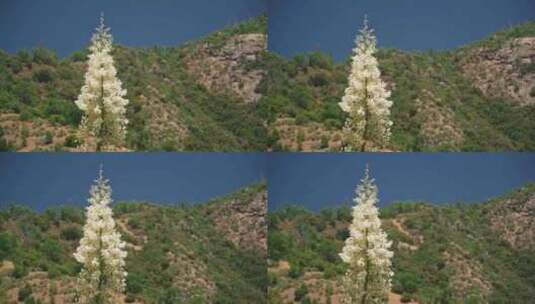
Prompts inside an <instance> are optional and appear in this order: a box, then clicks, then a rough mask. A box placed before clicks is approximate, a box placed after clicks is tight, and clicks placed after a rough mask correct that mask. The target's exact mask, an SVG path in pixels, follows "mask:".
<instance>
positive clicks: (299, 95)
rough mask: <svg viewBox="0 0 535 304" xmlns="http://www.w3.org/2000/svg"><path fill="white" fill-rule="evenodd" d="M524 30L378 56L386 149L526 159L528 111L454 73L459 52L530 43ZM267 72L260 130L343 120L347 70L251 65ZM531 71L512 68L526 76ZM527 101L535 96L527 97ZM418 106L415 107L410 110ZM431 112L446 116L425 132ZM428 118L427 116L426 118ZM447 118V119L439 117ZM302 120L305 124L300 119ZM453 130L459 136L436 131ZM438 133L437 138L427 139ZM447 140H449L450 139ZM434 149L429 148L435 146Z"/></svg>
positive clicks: (324, 61) (268, 61) (299, 63)
mask: <svg viewBox="0 0 535 304" xmlns="http://www.w3.org/2000/svg"><path fill="white" fill-rule="evenodd" d="M534 29H535V23H533V22H528V23H526V24H522V25H519V26H516V27H513V28H510V29H507V30H505V31H502V32H500V33H497V34H496V35H494V36H492V37H491V38H488V39H486V40H484V41H482V42H479V43H475V44H472V45H469V46H467V47H465V48H461V49H459V50H456V51H444V52H425V53H424V52H422V53H420V52H413V53H407V52H402V51H397V50H390V49H380V50H379V52H378V53H377V57H378V60H379V64H380V70H381V72H382V77H383V79H385V80H386V81H387V83H390V84H393V86H392V87H393V88H392V97H391V99H392V101H393V103H394V104H393V108H392V120H393V122H394V125H393V129H392V139H391V147H390V148H391V149H393V150H400V151H458V150H460V151H504V150H506V151H510V150H517V151H532V150H534V149H535V142H534V138H535V136H534V133H533V132H534V131H533V130H535V120H533V119H531V117H533V113H534V111H535V107H534V106H521V105H518V104H515V103H513V102H511V101H509V100H498V99H494V98H489V97H485V96H484V95H483V94H482V93H481V92H480V91H479V90H477V89H475V88H474V86H473V84H472V83H471V81H469V80H468V79H467V78H466V77H465V75H464V74H463V72H462V69H461V67H460V66H459V65H458V62H459V61H460V59H462V58H463V56H465V54H466V53H465V52H466V50H470V49H472V48H474V47H480V46H485V47H497V46H501V45H502V44H503V43H504V42H505V41H507V40H508V39H511V38H516V37H526V36H533V35H534V32H535V30H534ZM258 65H259V66H260V67H261V68H264V69H265V70H266V71H267V75H266V77H264V78H263V80H262V82H261V84H260V86H259V91H260V92H261V93H262V94H263V95H264V96H263V97H262V99H261V101H260V102H259V111H260V113H261V115H262V117H264V119H266V120H267V121H268V122H273V121H274V120H275V119H276V118H278V117H291V118H297V124H301V125H303V124H307V123H309V122H317V123H321V124H323V126H324V127H325V128H327V129H331V128H332V129H338V130H340V129H341V128H342V126H343V123H344V121H345V114H344V113H343V112H342V111H341V110H340V108H339V106H338V104H337V103H338V102H340V100H341V98H342V96H343V94H344V89H345V88H346V86H347V75H348V71H349V62H344V63H340V64H334V63H332V60H331V59H330V58H329V56H327V55H325V54H322V53H318V52H315V53H309V54H300V55H297V56H295V57H294V58H292V59H284V58H282V57H280V56H277V55H274V54H271V53H266V54H264V55H263V58H262V61H261V62H260V63H258ZM533 68H534V65H533V64H523V65H520V66H519V68H518V69H519V72H520V73H524V74H526V73H532V72H533ZM533 95H535V89H533ZM418 100H419V102H418ZM432 111H442V112H443V113H452V115H451V117H449V118H448V119H446V120H444V122H443V125H441V126H440V127H433V126H429V124H426V120H433V119H435V118H433V117H432V116H431V115H433V114H432V113H431V112H432ZM433 113H435V112H433ZM443 115H447V114H443ZM305 118H306V119H305ZM448 128H457V129H459V130H461V132H462V134H461V135H460V136H459V135H443V134H441V133H438V132H441V130H439V129H448ZM436 133H438V134H439V135H435V134H436ZM450 136H451V137H450ZM437 139H438V140H439V142H438V143H435V141H436V140H437Z"/></svg>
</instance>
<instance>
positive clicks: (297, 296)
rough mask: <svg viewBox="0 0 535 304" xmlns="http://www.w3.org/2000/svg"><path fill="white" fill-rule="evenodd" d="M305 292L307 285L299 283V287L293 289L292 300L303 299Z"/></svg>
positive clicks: (306, 291)
mask: <svg viewBox="0 0 535 304" xmlns="http://www.w3.org/2000/svg"><path fill="white" fill-rule="evenodd" d="M307 294H308V288H307V286H306V285H305V284H301V286H299V288H297V289H296V290H295V296H294V300H295V301H298V302H299V301H301V300H303V299H304V298H305V297H306V295H307Z"/></svg>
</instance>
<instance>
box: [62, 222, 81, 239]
mask: <svg viewBox="0 0 535 304" xmlns="http://www.w3.org/2000/svg"><path fill="white" fill-rule="evenodd" d="M82 235H83V233H82V229H80V227H78V226H68V227H65V228H63V229H62V230H61V232H60V237H61V238H62V239H64V240H66V241H78V240H79V239H81V238H82Z"/></svg>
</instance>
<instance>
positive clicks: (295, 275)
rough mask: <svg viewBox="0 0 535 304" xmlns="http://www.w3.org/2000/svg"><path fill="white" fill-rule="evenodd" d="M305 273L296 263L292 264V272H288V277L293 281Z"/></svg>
mask: <svg viewBox="0 0 535 304" xmlns="http://www.w3.org/2000/svg"><path fill="white" fill-rule="evenodd" d="M302 273H303V269H302V268H301V267H299V266H298V265H295V264H294V263H291V264H290V270H289V271H288V276H289V277H290V278H292V279H297V278H298V277H300V276H301V274H302Z"/></svg>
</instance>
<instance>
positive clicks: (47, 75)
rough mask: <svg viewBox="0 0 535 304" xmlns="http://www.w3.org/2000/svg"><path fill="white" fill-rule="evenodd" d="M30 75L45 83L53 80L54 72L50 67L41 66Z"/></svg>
mask: <svg viewBox="0 0 535 304" xmlns="http://www.w3.org/2000/svg"><path fill="white" fill-rule="evenodd" d="M32 77H33V79H34V80H35V81H37V82H41V83H47V82H51V81H52V80H54V73H53V72H52V70H51V69H50V68H42V69H39V70H37V71H35V72H34V73H33V76H32Z"/></svg>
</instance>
